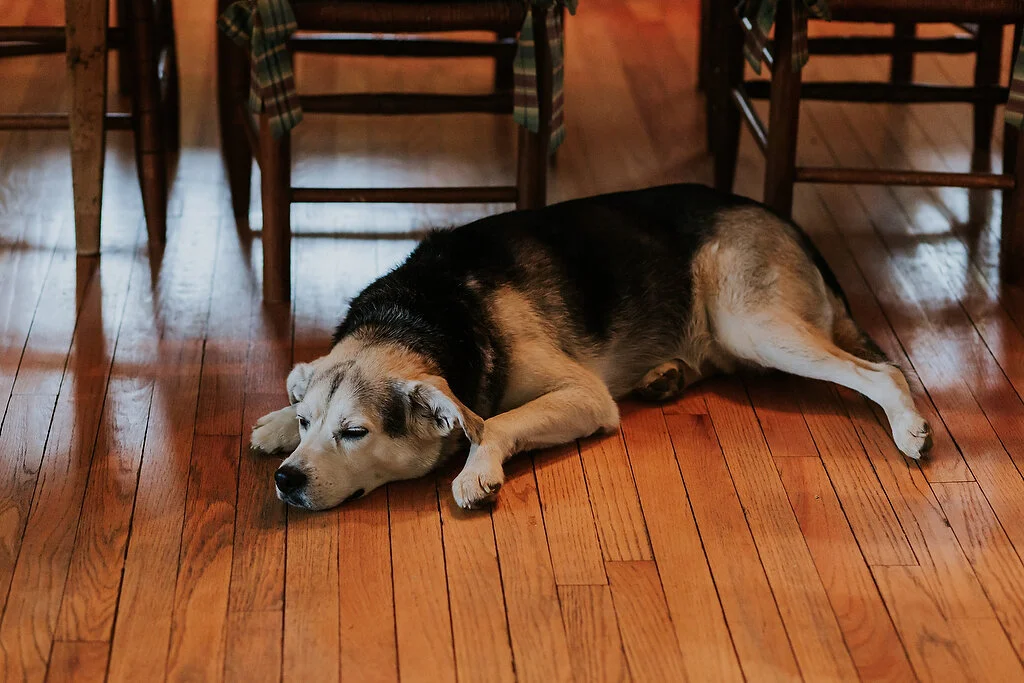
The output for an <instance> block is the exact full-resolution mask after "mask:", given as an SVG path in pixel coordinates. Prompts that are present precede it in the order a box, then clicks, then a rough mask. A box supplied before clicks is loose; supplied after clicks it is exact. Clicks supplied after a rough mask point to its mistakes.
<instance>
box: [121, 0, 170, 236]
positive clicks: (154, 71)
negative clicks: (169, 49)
mask: <svg viewBox="0 0 1024 683" xmlns="http://www.w3.org/2000/svg"><path fill="white" fill-rule="evenodd" d="M129 16H130V17H131V22H130V25H129V26H127V27H126V28H128V30H129V31H131V43H132V52H133V54H134V58H135V63H134V64H133V65H132V70H131V73H132V75H133V76H134V77H135V83H134V86H133V87H132V94H133V97H132V100H133V107H132V109H133V112H132V113H133V115H134V116H135V161H136V166H137V167H138V174H139V185H140V186H141V187H142V208H143V211H144V213H145V214H146V229H147V231H148V233H149V241H150V243H151V244H154V245H158V244H162V243H163V242H164V240H165V239H166V237H167V150H166V147H165V144H166V136H165V134H164V129H163V106H162V104H163V103H162V102H161V96H160V73H159V64H158V61H157V60H158V59H159V56H160V45H159V32H158V29H157V26H156V14H155V11H154V5H153V1H152V0H131V8H130V11H129Z"/></svg>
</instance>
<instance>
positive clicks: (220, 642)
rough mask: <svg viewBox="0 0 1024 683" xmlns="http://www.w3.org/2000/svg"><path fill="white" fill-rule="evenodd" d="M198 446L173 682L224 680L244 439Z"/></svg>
mask: <svg viewBox="0 0 1024 683" xmlns="http://www.w3.org/2000/svg"><path fill="white" fill-rule="evenodd" d="M192 448H193V452H192V465H191V467H190V469H189V481H188V492H187V494H186V505H185V525H184V529H183V531H182V535H181V557H180V560H179V561H180V563H181V569H179V571H178V582H177V587H176V588H175V594H174V618H173V621H172V623H171V647H170V653H169V655H168V660H167V678H168V680H170V681H191V680H197V679H201V680H204V681H219V680H221V678H222V676H223V672H224V657H225V654H224V653H225V639H226V632H227V613H228V591H229V584H230V580H231V551H232V540H233V538H234V532H235V529H234V520H235V485H236V482H237V479H238V451H239V443H238V437H230V436H205V435H204V436H197V437H196V440H195V442H194V445H193V447H192Z"/></svg>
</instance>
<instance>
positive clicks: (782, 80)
mask: <svg viewBox="0 0 1024 683" xmlns="http://www.w3.org/2000/svg"><path fill="white" fill-rule="evenodd" d="M791 1H792V0H782V1H781V2H780V3H779V8H778V11H777V13H776V24H775V36H774V40H773V41H772V42H771V44H770V45H769V47H768V49H767V50H766V52H767V53H768V54H766V55H765V60H766V62H767V64H768V66H769V69H770V71H771V79H770V81H766V80H753V81H745V80H744V57H743V42H744V30H745V29H744V28H743V26H742V23H741V22H740V21H739V20H738V18H737V17H736V15H735V13H734V12H733V10H732V7H731V3H713V5H714V10H713V12H715V15H714V16H713V17H712V19H711V21H712V22H713V24H714V26H715V30H716V34H715V37H716V40H715V41H714V43H713V57H712V59H711V63H712V73H711V76H710V80H709V82H708V85H709V90H710V93H709V96H708V98H707V106H708V121H709V129H710V138H711V139H710V141H709V144H710V147H711V150H712V154H713V156H714V162H715V185H716V186H717V187H718V188H720V189H723V190H731V189H732V184H733V179H734V176H735V171H736V160H737V154H738V145H739V128H740V122H741V121H745V122H746V124H747V126H748V127H749V128H750V131H751V133H752V134H753V136H754V140H755V141H756V142H757V145H758V147H759V148H760V149H761V151H762V152H763V153H764V154H765V159H766V172H765V180H764V201H765V203H766V204H768V205H769V206H771V207H772V208H773V209H775V210H776V211H778V212H779V213H781V214H783V215H785V216H789V215H790V213H791V211H792V204H793V185H794V183H797V182H813V183H848V184H875V185H918V186H932V187H965V188H981V189H1002V190H1005V193H1004V196H1003V197H1004V199H1003V201H1004V210H1003V238H1002V249H1003V265H1004V267H1005V274H1006V277H1007V279H1008V280H1015V279H1020V278H1021V277H1022V276H1024V228H1022V227H1021V224H1022V223H1024V192H1021V191H1020V187H1019V185H1018V183H1017V178H1018V177H1021V175H1022V171H1024V166H1022V164H1024V154H1019V153H1018V146H1019V144H1020V142H1019V141H1020V139H1021V137H1022V136H1019V135H1018V134H1017V129H1016V128H1012V127H1007V128H1006V134H1005V137H1004V161H1003V166H1004V172H1003V173H1001V174H996V173H990V172H988V159H989V158H990V156H991V154H990V149H991V139H992V130H993V125H994V117H995V108H996V106H997V105H998V104H1002V103H1004V102H1006V98H1007V93H1008V89H1007V88H1006V87H1002V86H1000V85H999V75H1000V61H1001V56H1002V32H1003V27H1004V25H1006V24H1016V25H1017V38H1016V40H1017V41H1018V43H1019V40H1020V22H1021V21H1024V3H1021V2H1020V1H1019V0H829V8H830V10H831V12H832V17H833V19H834V20H836V21H850V22H875V23H893V22H896V23H897V24H898V25H899V23H901V22H902V23H904V24H906V23H907V22H911V21H913V22H917V23H925V22H929V23H954V24H964V23H967V22H971V23H973V24H976V28H975V29H974V31H973V33H971V34H969V35H968V36H966V37H943V38H916V37H900V36H896V37H893V38H886V37H860V38H840V39H836V38H811V39H810V40H809V41H808V47H809V52H810V53H811V54H812V55H813V54H815V52H817V53H818V54H837V53H838V54H887V53H892V52H893V51H894V50H895V49H896V48H897V47H898V48H900V49H901V50H905V51H906V52H907V53H910V54H913V53H917V52H943V53H966V52H974V53H975V54H976V63H975V72H974V76H975V77H974V84H973V85H971V86H942V85H923V84H916V83H904V82H898V81H897V82H889V83H877V82H876V83H863V82H857V83H838V82H815V83H802V82H801V73H800V70H796V71H794V69H793V59H794V55H793V54H792V36H793V33H794V31H796V30H802V29H803V28H805V27H797V26H793V25H792V24H793V22H792V19H791V16H792V14H791V12H790V7H789V4H788V3H789V2H791ZM838 40H842V41H845V42H844V43H842V46H843V50H845V51H843V52H836V51H835V50H836V49H837V46H838V45H839V43H837V41H838ZM801 98H803V99H812V100H829V101H843V102H888V103H908V104H909V103H926V102H933V103H934V102H966V103H971V104H973V105H974V155H973V162H972V171H971V172H969V173H934V172H928V171H913V170H881V169H861V168H817V167H813V168H812V167H798V166H797V165H796V144H797V129H798V124H799V113H800V111H799V105H800V100H801ZM754 99H769V100H770V113H769V117H768V127H767V128H766V127H765V125H764V123H763V122H762V121H761V119H760V117H759V116H758V115H757V113H756V111H755V110H754V107H753V104H752V100H754Z"/></svg>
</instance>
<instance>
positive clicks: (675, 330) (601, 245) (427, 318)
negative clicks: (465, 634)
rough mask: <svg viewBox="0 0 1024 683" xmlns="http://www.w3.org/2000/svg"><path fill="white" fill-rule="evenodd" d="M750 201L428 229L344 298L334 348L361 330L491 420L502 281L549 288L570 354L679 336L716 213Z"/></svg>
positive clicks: (504, 218) (650, 193)
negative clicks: (695, 264)
mask: <svg viewBox="0 0 1024 683" xmlns="http://www.w3.org/2000/svg"><path fill="white" fill-rule="evenodd" d="M755 205H756V206H759V205H758V204H756V203H755V202H753V201H752V200H749V199H745V198H742V197H737V196H734V195H727V194H724V193H720V192H717V191H715V190H713V189H710V188H708V187H705V186H702V185H695V184H680V185H666V186H662V187H655V188H651V189H645V190H637V191H631V192H619V193H614V194H606V195H600V196H597V197H588V198H585V199H577V200H573V201H568V202H564V203H561V204H555V205H552V206H549V207H546V208H543V209H539V210H534V211H513V212H510V213H504V214H499V215H496V216H491V217H488V218H484V219H481V220H478V221H476V222H474V223H471V224H469V225H466V226H463V227H460V228H456V229H454V230H448V231H442V232H436V233H433V234H431V235H430V236H429V237H427V238H426V239H425V240H424V241H423V242H422V243H421V244H420V245H419V246H418V247H417V248H416V249H415V250H414V251H413V253H412V254H411V255H410V256H409V258H408V259H407V260H406V261H405V263H403V264H402V265H400V266H399V267H397V268H396V269H395V270H393V271H391V272H390V273H388V274H387V275H385V276H383V277H381V278H380V279H378V280H377V281H375V282H373V283H372V284H370V285H369V286H368V287H367V288H366V289H365V290H363V292H362V293H360V294H359V295H358V296H357V297H356V298H355V299H354V300H353V301H352V305H351V307H350V309H349V311H348V314H347V315H346V317H345V319H344V320H343V321H342V323H341V324H340V325H339V326H338V329H337V331H336V333H335V341H336V342H337V341H338V340H340V339H341V338H343V337H346V336H348V335H350V334H353V333H354V332H356V331H359V330H363V331H364V332H367V333H369V334H370V335H371V336H372V338H374V339H377V340H380V341H390V342H394V343H398V344H402V345H404V346H406V347H408V348H410V349H411V350H413V351H415V352H418V353H422V354H423V355H425V356H426V357H427V358H429V359H431V360H432V361H434V362H435V363H436V364H437V366H438V367H439V369H440V371H441V374H442V375H443V376H444V377H445V378H446V379H447V380H448V383H449V385H450V386H451V388H452V391H453V392H454V393H455V394H456V396H458V397H459V398H460V399H461V400H462V401H463V402H464V403H466V404H467V405H469V406H470V407H472V408H473V409H474V410H476V411H477V412H478V413H479V414H481V415H483V416H488V415H492V414H493V413H494V412H495V411H496V409H497V406H498V402H499V401H500V399H501V396H502V394H503V392H504V389H505V383H506V376H507V370H508V353H507V349H505V348H504V346H503V342H502V340H501V339H500V338H499V337H498V336H497V335H496V334H495V326H494V325H493V324H492V318H491V313H490V311H488V310H487V301H488V295H489V294H491V293H493V292H494V291H495V290H496V289H498V288H500V287H506V286H509V287H512V288H515V289H517V290H521V291H524V292H526V293H530V292H534V293H536V292H550V291H551V290H552V288H555V289H556V291H557V294H558V295H559V296H556V297H553V298H552V297H548V298H546V297H541V298H540V299H538V300H535V301H534V303H535V304H536V305H537V306H538V308H540V309H544V308H545V307H546V306H549V307H551V310H547V311H543V312H544V313H545V314H546V315H550V316H557V317H559V320H560V321H561V322H562V323H563V324H567V325H569V326H570V327H571V332H572V334H567V335H566V337H565V338H566V343H565V346H566V351H567V352H569V353H570V354H572V351H573V349H572V348H570V347H571V344H572V342H571V339H578V338H585V339H588V340H590V341H592V342H593V343H595V344H598V345H600V344H601V343H602V342H605V341H607V340H608V339H609V337H610V335H611V334H612V331H613V328H614V329H616V330H621V329H622V328H623V326H625V327H626V328H630V327H631V326H632V325H633V324H634V323H633V322H632V321H635V324H636V325H637V326H638V329H637V330H636V331H637V332H638V333H641V334H643V335H646V336H653V337H658V336H661V337H663V338H668V337H678V335H679V334H680V332H681V330H682V329H683V328H684V326H685V322H686V317H687V316H688V315H689V314H690V307H691V306H690V303H691V296H692V295H691V284H692V283H691V269H690V266H691V263H692V261H693V258H694V255H695V254H696V253H697V251H698V250H699V249H700V247H701V246H702V245H703V244H704V243H705V242H706V241H707V239H708V237H709V235H710V234H711V232H712V229H713V227H714V223H715V216H716V214H717V213H718V212H720V211H722V210H724V209H728V208H734V207H740V206H755ZM795 227H796V226H794V228H795ZM797 233H798V234H799V235H800V236H801V240H802V244H803V247H804V249H805V250H806V252H807V254H808V256H809V257H811V258H812V260H813V261H814V264H815V265H816V266H817V268H818V269H819V271H820V272H821V274H822V277H823V278H824V280H825V283H826V285H827V286H828V287H829V288H830V289H831V290H833V291H834V292H835V293H836V294H838V295H839V296H842V292H841V290H840V288H839V285H838V283H837V282H836V279H835V277H834V276H833V274H832V273H831V271H830V270H829V269H828V266H827V265H826V263H825V261H824V259H822V257H821V255H820V254H819V253H818V251H817V250H816V249H815V248H814V246H813V245H812V244H811V242H810V240H809V239H808V238H807V237H806V236H805V235H804V234H803V233H802V232H801V231H800V230H799V229H798V228H797ZM560 304H561V305H560ZM555 309H557V310H555ZM639 327H642V328H643V329H642V332H641V330H640V329H639Z"/></svg>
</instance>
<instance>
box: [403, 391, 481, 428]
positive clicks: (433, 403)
mask: <svg viewBox="0 0 1024 683" xmlns="http://www.w3.org/2000/svg"><path fill="white" fill-rule="evenodd" d="M406 391H407V392H408V394H409V402H410V404H411V407H412V419H414V420H416V419H420V420H425V421H426V422H427V423H428V425H429V428H430V429H433V430H435V431H436V432H437V433H438V434H439V435H440V436H447V435H448V434H451V432H452V431H453V430H454V429H455V428H456V427H460V428H461V429H462V431H464V432H465V433H466V436H467V437H468V438H469V440H470V442H471V443H474V444H479V443H480V440H481V439H483V436H484V421H483V418H481V417H480V416H479V415H477V414H476V413H474V412H473V411H472V410H470V409H469V408H467V407H466V406H465V405H463V404H462V401H460V400H459V399H458V398H456V397H455V394H453V393H452V390H451V388H449V386H448V382H446V381H445V380H444V378H443V377H437V376H435V375H429V376H425V377H421V378H419V379H416V380H412V381H410V382H407V383H406Z"/></svg>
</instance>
